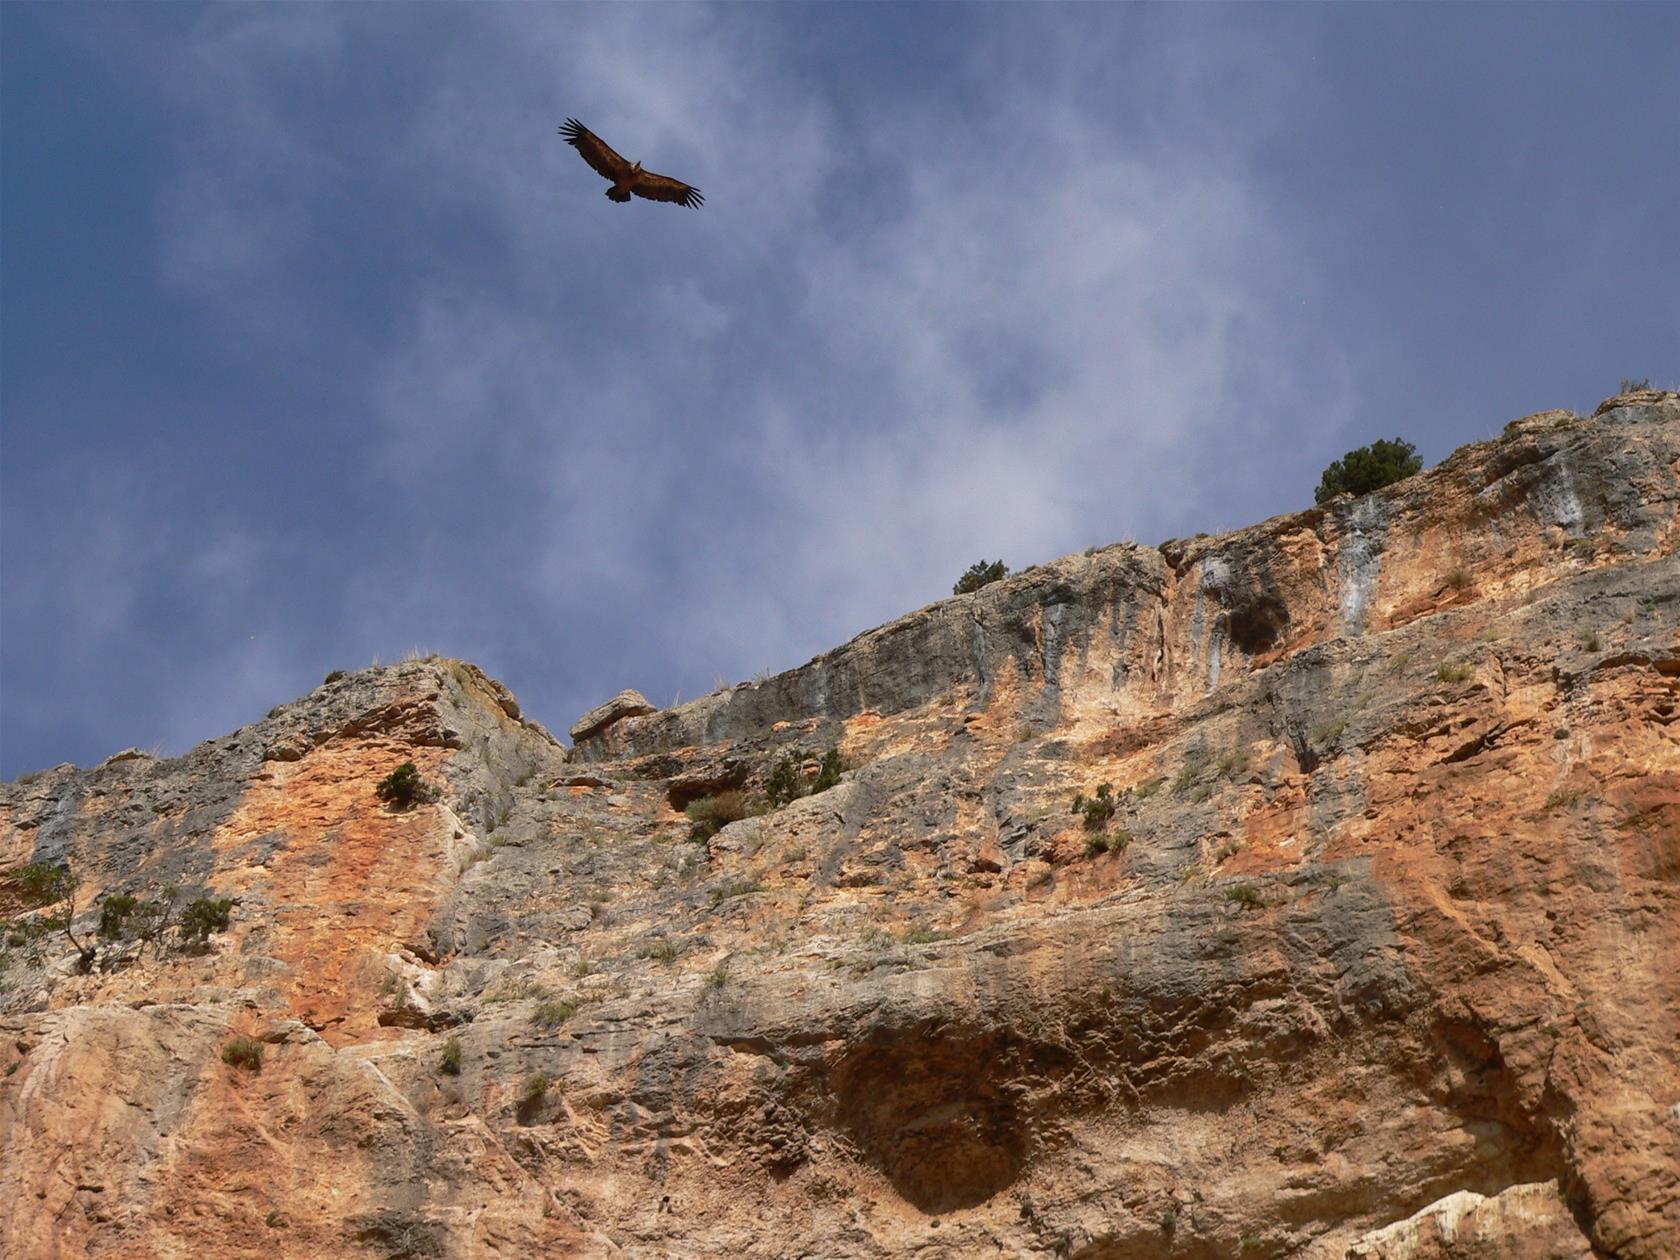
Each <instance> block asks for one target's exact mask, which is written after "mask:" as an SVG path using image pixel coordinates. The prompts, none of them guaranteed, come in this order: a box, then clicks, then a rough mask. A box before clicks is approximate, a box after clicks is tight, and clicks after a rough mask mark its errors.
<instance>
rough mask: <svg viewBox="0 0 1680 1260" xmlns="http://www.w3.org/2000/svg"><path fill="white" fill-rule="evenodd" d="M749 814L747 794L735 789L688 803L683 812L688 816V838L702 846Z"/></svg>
mask: <svg viewBox="0 0 1680 1260" xmlns="http://www.w3.org/2000/svg"><path fill="white" fill-rule="evenodd" d="M749 812H750V802H749V801H748V800H747V794H746V793H745V792H741V791H737V790H735V789H731V790H729V791H727V792H719V793H717V794H716V795H715V796H702V797H701V798H700V799H699V800H696V801H690V802H689V803H688V808H687V809H685V810H684V811H683V813H685V814H686V815H688V838H689V839H690V840H692V841H694V842H695V843H696V844H704V843H705V842H706V841H708V840H710V839H711V838H712V837H713V836H715V835H717V833H718V832H720V831H722V830H723V829H724V828H725V827H727V826H728V825H729V824H730V823H732V822H740V821H741V819H743V818H745V817H747V815H748V813H749Z"/></svg>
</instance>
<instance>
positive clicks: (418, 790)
mask: <svg viewBox="0 0 1680 1260" xmlns="http://www.w3.org/2000/svg"><path fill="white" fill-rule="evenodd" d="M373 794H374V795H375V796H377V797H378V798H379V799H380V800H382V801H384V802H385V803H386V804H387V805H389V806H390V807H391V808H392V809H399V810H401V809H412V808H413V807H414V806H416V805H422V804H427V803H429V802H431V801H435V800H437V798H438V796H439V795H440V793H439V792H438V789H437V788H435V787H433V786H432V785H431V784H430V783H427V782H426V780H424V779H422V778H421V777H420V771H419V770H418V769H417V768H416V767H415V764H414V763H413V762H412V761H405V762H403V763H402V765H400V766H398V767H397V768H396V769H395V770H393V771H391V773H390V774H388V775H386V776H385V777H384V778H383V779H381V780H379V785H378V786H377V787H375V788H374V789H373Z"/></svg>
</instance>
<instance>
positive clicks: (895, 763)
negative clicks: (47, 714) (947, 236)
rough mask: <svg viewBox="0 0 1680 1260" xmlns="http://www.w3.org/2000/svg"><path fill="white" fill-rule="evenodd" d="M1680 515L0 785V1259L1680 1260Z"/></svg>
mask: <svg viewBox="0 0 1680 1260" xmlns="http://www.w3.org/2000/svg"><path fill="white" fill-rule="evenodd" d="M1677 505H1680V398H1677V397H1676V396H1675V395H1672V394H1659V393H1655V392H1649V391H1647V392H1643V393H1640V394H1636V395H1629V396H1626V397H1623V398H1620V399H1614V400H1611V402H1610V403H1608V404H1607V405H1606V406H1605V407H1603V408H1601V409H1600V411H1599V413H1598V414H1597V415H1596V416H1595V417H1594V418H1592V419H1590V420H1589V419H1584V418H1582V417H1578V416H1574V415H1572V414H1570V413H1567V412H1549V413H1544V414H1542V415H1540V416H1535V417H1529V418H1527V419H1524V420H1521V421H1517V422H1515V423H1514V424H1512V425H1510V426H1507V429H1506V432H1505V434H1504V436H1503V437H1501V438H1500V439H1499V440H1497V441H1494V442H1488V443H1482V444H1479V445H1476V446H1472V447H1467V448H1465V449H1464V450H1462V451H1460V452H1458V453H1457V454H1455V455H1454V456H1453V457H1452V458H1450V459H1448V460H1447V461H1446V462H1444V463H1443V464H1442V465H1440V466H1439V467H1437V468H1435V469H1432V470H1430V471H1429V472H1427V473H1424V474H1422V475H1420V476H1418V477H1416V478H1413V479H1411V480H1409V481H1407V482H1404V483H1401V484H1399V485H1397V486H1394V487H1390V488H1389V489H1387V490H1384V491H1381V492H1379V493H1378V494H1375V495H1371V496H1367V497H1366V498H1363V499H1359V500H1348V499H1341V500H1336V501H1333V502H1332V503H1330V504H1327V505H1325V506H1324V507H1323V508H1321V509H1314V510H1312V511H1309V512H1304V513H1299V514H1297V515H1294V516H1287V517H1280V518H1277V519H1275V520H1272V521H1268V522H1266V523H1264V524H1262V525H1259V526H1255V527H1254V528H1252V529H1249V530H1244V531H1241V532H1238V533H1235V534H1229V535H1223V536H1219V537H1212V538H1199V539H1194V540H1188V541H1175V542H1169V543H1167V544H1164V545H1163V546H1162V547H1160V548H1159V549H1147V548H1140V547H1134V546H1117V547H1111V548H1108V549H1106V550H1102V551H1097V552H1094V553H1092V554H1090V555H1087V556H1076V557H1068V558H1065V559H1063V560H1059V561H1056V562H1055V563H1053V564H1048V565H1044V566H1040V567H1038V568H1035V569H1032V570H1029V571H1027V572H1026V573H1024V574H1020V575H1017V576H1015V577H1013V578H1010V579H1007V580H1005V581H1003V582H1000V583H996V584H994V585H992V586H988V587H986V588H984V589H982V590H981V591H979V592H976V593H974V594H972V595H968V596H963V597H959V598H956V599H951V600H947V601H944V602H942V603H940V604H936V605H933V606H931V607H929V608H926V609H923V610H921V611H919V612H916V613H912V614H910V615H909V616H907V617H905V618H902V619H900V620H899V621H897V622H894V623H892V624H891V625H888V626H884V627H881V628H880V629H878V630H874V631H870V632H869V633H867V634H864V635H861V636H859V638H857V639H855V640H853V641H852V642H851V643H849V644H847V645H845V646H843V647H841V648H838V649H836V650H835V651H834V652H831V653H828V654H827V655H825V656H823V657H819V658H818V659H817V660H815V661H813V662H811V664H809V665H807V666H805V667H803V668H801V669H798V670H793V671H790V672H789V673H787V674H783V675H781V676H779V677H777V678H774V679H771V680H769V681H767V682H764V683H759V684H746V685H743V686H740V687H736V688H732V689H728V690H726V691H722V692H719V693H717V694H714V695H712V696H708V697H705V698H703V699H701V700H698V701H695V702H693V703H692V704H689V705H685V706H683V707H681V708H678V709H672V710H666V711H651V707H650V706H648V705H647V704H646V702H645V701H643V700H641V698H640V697H639V696H635V695H633V694H629V695H623V696H620V697H618V698H617V699H615V701H614V702H612V703H610V704H608V705H606V706H603V707H602V709H600V710H596V711H594V712H593V713H592V714H590V715H588V716H587V718H586V719H585V720H584V721H581V722H580V723H579V724H578V726H577V727H574V728H573V729H574V734H575V735H576V736H577V739H578V743H577V746H576V748H575V749H573V750H571V752H570V753H568V751H567V750H565V749H563V748H561V747H560V746H558V745H557V744H556V743H555V742H554V741H553V740H552V738H551V737H549V736H548V734H547V732H546V731H545V730H544V729H543V728H542V727H540V726H538V725H537V724H536V723H534V722H532V721H530V720H529V719H528V718H525V717H522V715H521V711H520V708H519V706H518V704H517V703H516V702H515V701H514V699H513V697H512V696H510V695H509V694H508V693H507V692H506V690H505V689H503V688H502V687H500V685H499V684H497V683H495V682H494V681H493V680H491V679H488V678H486V677H485V676H484V675H483V674H482V673H481V672H479V671H478V670H476V669H475V668H473V667H472V666H470V665H466V664H464V663H461V662H451V661H443V660H435V659H434V660H426V661H415V662H409V663H407V664H404V665H400V666H394V667H389V668H384V669H371V670H364V671H361V672H360V673H355V674H350V675H345V676H338V677H334V678H333V679H331V680H330V681H329V682H327V683H326V684H324V685H323V686H322V687H321V688H320V689H318V690H317V691H315V692H313V693H312V694H310V695H309V696H306V697H304V698H303V699H301V700H299V701H297V702H296V703H293V704H289V705H284V706H282V707H281V708H279V709H276V710H275V711H274V712H273V713H271V714H270V715H269V716H268V717H267V718H266V719H264V720H263V721H262V722H259V723H257V724H255V725H253V726H250V727H247V728H245V729H243V730H241V731H238V732H235V733H233V734H232V735H229V736H226V737H224V738H222V739H218V740H212V741H210V742H209V743H207V744H204V745H201V746H200V747H199V748H196V749H194V750H193V751H192V752H190V753H188V754H187V755H186V756H184V757H181V758H177V759H173V760H158V759H155V758H150V757H146V756H144V755H137V754H122V755H119V757H116V758H113V759H111V760H110V761H108V762H107V763H105V764H103V765H101V766H99V767H95V768H93V769H91V770H78V769H76V768H74V767H68V766H66V767H58V768H57V769H54V770H51V771H47V772H45V773H43V774H41V775H38V776H33V777H31V778H29V779H27V780H25V781H21V782H19V783H16V784H8V785H3V786H0V918H4V919H5V920H6V924H5V926H6V935H5V937H3V938H0V940H3V941H4V942H6V944H4V953H3V954H0V1073H3V1075H0V1148H3V1149H4V1150H5V1152H6V1156H5V1159H4V1160H3V1161H0V1253H3V1254H5V1255H6V1256H8V1257H10V1256H14V1255H15V1256H19V1257H58V1256H81V1255H92V1256H100V1255H108V1256H124V1257H128V1256H133V1257H141V1256H154V1255H173V1254H184V1253H190V1252H193V1251H197V1252H199V1253H202V1254H206V1255H216V1256H243V1255H251V1256H258V1255H261V1256H275V1255H279V1256H298V1257H305V1256H307V1257H317V1256H345V1257H351V1256H356V1257H361V1256H390V1257H395V1256H414V1257H422V1256H425V1257H431V1256H435V1257H476V1256H488V1255H538V1254H555V1255H567V1254H575V1255H624V1256H645V1257H662V1256H684V1255H686V1256H713V1255H720V1256H721V1255H729V1256H744V1257H760V1256H762V1257H771V1256H788V1255H822V1256H857V1257H864V1256H889V1255H899V1254H907V1253H911V1252H914V1253H916V1254H918V1255H924V1256H951V1257H958V1256H970V1255H987V1254H1002V1255H1025V1256H1044V1257H1051V1256H1079V1257H1085V1258H1086V1260H1095V1258H1099V1257H1137V1256H1157V1255H1158V1256H1171V1257H1225V1256H1239V1255H1240V1256H1244V1257H1248V1256H1259V1257H1266V1256H1272V1257H1282V1256H1311V1257H1344V1256H1346V1257H1358V1258H1359V1260H1400V1258H1402V1257H1406V1258H1416V1260H1434V1258H1436V1257H1456V1256H1476V1257H1485V1256H1496V1257H1497V1256H1511V1257H1517V1256H1523V1257H1528V1256H1555V1257H1572V1258H1573V1257H1585V1256H1589V1255H1595V1254H1596V1255H1604V1256H1609V1255H1614V1256H1628V1257H1659V1256H1668V1255H1673V1254H1680V1215H1677V1213H1680V1171H1677V1163H1676V1161H1675V1159H1674V1155H1673V1153H1674V1151H1675V1150H1676V1149H1677V1148H1680V1051H1677V1049H1676V1047H1677V1045H1680V969H1677V968H1676V967H1675V965H1674V964H1675V960H1676V959H1677V958H1680V905H1677V904H1676V900H1677V897H1676V889H1677V882H1680V723H1677V722H1676V720H1675V719H1676V715H1677V712H1680V708H1677V706H1680V640H1677V627H1680V560H1677V558H1676V555H1675V540H1676V537H1677V535H1680V519H1677V515H1676V509H1677ZM831 748H837V749H838V750H839V751H840V753H841V754H842V756H843V758H844V761H845V764H846V767H847V768H846V772H845V774H844V775H843V777H842V780H841V782H840V784H839V785H838V786H837V787H834V788H832V789H830V790H829V791H826V792H823V793H821V794H819V795H813V796H807V797H804V798H803V799H799V800H796V801H795V802H794V803H792V804H791V805H787V806H786V807H784V808H781V809H779V810H775V811H773V812H768V813H759V814H752V813H749V815H748V816H747V817H744V818H742V819H740V820H739V821H735V822H732V823H729V824H728V825H726V826H723V827H722V829H721V830H719V831H718V832H717V833H716V834H715V835H713V836H711V837H710V838H709V839H707V840H705V841H704V842H696V841H694V840H691V839H690V824H689V820H688V819H687V818H686V817H684V815H683V813H682V810H683V808H684V807H686V806H688V805H690V804H691V803H693V802H695V801H698V800H700V799H702V798H704V797H706V796H708V795H712V794H715V793H718V792H721V791H726V790H739V791H743V792H745V793H746V794H747V795H748V796H749V797H751V796H752V795H753V794H755V793H758V792H760V791H761V790H762V788H763V786H764V784H765V782H766V779H767V777H768V776H769V774H770V772H771V770H772V769H773V767H774V766H775V765H776V764H777V763H779V762H780V761H781V760H782V759H783V758H784V757H787V756H789V755H792V758H793V761H794V762H795V763H796V764H801V763H802V764H804V765H805V766H806V774H807V776H809V775H810V774H811V773H814V770H815V763H816V762H817V761H818V760H819V759H820V757H821V756H822V754H823V753H824V752H826V751H828V750H829V749H831ZM405 761H412V762H414V763H415V765H416V767H417V768H418V770H419V771H420V773H421V775H422V777H423V778H424V779H425V780H427V781H428V782H429V783H431V784H432V785H434V786H435V787H437V788H438V789H439V793H438V799H437V800H435V801H430V802H422V803H420V804H418V805H416V806H415V807H414V808H412V809H406V810H393V809H392V808H390V807H388V806H386V805H384V804H382V803H381V802H380V801H379V800H378V798H377V797H376V796H375V793H374V790H373V789H374V785H375V784H376V783H378V782H379V780H380V779H381V778H383V777H384V776H385V775H386V774H388V773H390V772H391V771H392V770H393V769H394V768H395V767H396V766H398V765H400V764H401V763H403V762H405ZM1101 783H1108V784H1111V785H1112V790H1113V793H1114V798H1115V800H1116V802H1117V804H1116V809H1115V813H1114V816H1113V818H1112V819H1110V820H1107V822H1106V823H1105V824H1104V825H1103V826H1102V827H1101V828H1100V829H1099V830H1095V831H1093V830H1091V829H1088V828H1087V827H1086V826H1085V824H1084V821H1083V819H1082V817H1080V816H1076V815H1074V814H1072V813H1070V812H1069V802H1070V800H1071V798H1072V797H1073V795H1074V794H1075V793H1076V792H1079V793H1084V794H1085V795H1086V796H1090V795H1091V794H1092V793H1093V792H1094V790H1095V788H1096V786H1097V785H1098V784H1101ZM1099 821H1100V820H1099ZM42 861H44V862H54V863H56V862H62V861H68V862H69V863H71V864H72V865H73V867H74V868H75V870H76V871H77V873H78V874H79V876H80V877H81V881H82V883H81V888H80V890H79V892H78V894H77V900H76V904H75V911H76V918H75V925H76V930H77V932H78V934H79V936H80V937H81V938H83V939H96V931H97V921H98V919H99V915H100V909H101V907H102V905H104V904H105V902H106V901H107V899H108V898H109V897H110V896H111V895H113V894H116V893H121V892H128V893H132V894H136V895H140V896H156V895H158V890H160V889H161V888H162V887H163V886H164V885H167V884H174V885H178V886H179V887H180V889H181V893H180V898H181V899H185V898H187V897H190V896H197V895H200V894H209V895H214V896H218V897H226V898H231V899H233V902H234V905H233V911H232V917H231V922H230V926H229V928H228V930H227V931H225V932H222V933H217V934H215V935H213V936H212V937H211V938H210V942H209V945H208V948H206V949H203V950H192V949H188V948H181V947H177V948H169V949H159V948H158V947H157V946H156V945H150V946H145V947H142V946H140V945H139V943H137V942H128V943H123V942H110V941H106V942H102V943H101V944H100V946H99V951H98V957H97V960H96V962H95V963H94V965H93V966H92V967H91V968H89V969H83V968H82V967H81V966H80V965H79V964H78V961H77V954H76V952H75V951H74V950H73V949H72V948H71V947H70V945H69V943H68V941H67V940H66V938H65V936H64V934H63V933H62V931H60V930H56V929H43V930H37V929H35V928H32V927H31V926H30V925H31V924H38V923H39V922H40V920H41V918H42V916H43V915H45V914H47V913H50V912H53V911H55V910H59V909H62V907H58V906H50V905H49V906H37V905H34V904H32V898H31V895H30V892H29V886H28V884H27V881H25V880H24V879H23V878H22V875H21V872H22V869H23V868H24V867H25V866H26V865H27V864H29V863H31V862H42ZM236 1035H246V1036H250V1037H253V1038H255V1039H257V1040H258V1041H259V1042H260V1043H261V1046H262V1060H261V1064H260V1067H259V1068H258V1069H257V1070H254V1071H253V1070H250V1069H249V1068H246V1067H240V1066H238V1065H237V1064H230V1063H227V1062H225V1061H224V1060H223V1057H222V1050H223V1047H224V1046H225V1045H226V1044H227V1043H228V1042H229V1041H230V1040H231V1039H232V1038H234V1037H235V1036H236Z"/></svg>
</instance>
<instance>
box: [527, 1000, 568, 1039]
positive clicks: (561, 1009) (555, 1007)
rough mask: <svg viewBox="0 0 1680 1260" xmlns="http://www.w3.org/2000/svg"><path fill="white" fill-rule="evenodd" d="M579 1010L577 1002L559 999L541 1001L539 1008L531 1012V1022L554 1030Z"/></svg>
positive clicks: (538, 1004) (539, 1026)
mask: <svg viewBox="0 0 1680 1260" xmlns="http://www.w3.org/2000/svg"><path fill="white" fill-rule="evenodd" d="M577 1011H578V1006H577V1003H576V1002H566V1001H560V1000H558V999H553V1000H550V1001H547V1002H539V1003H537V1008H536V1009H535V1010H534V1011H532V1012H531V1022H532V1023H533V1024H535V1025H536V1026H537V1027H538V1028H546V1029H548V1030H550V1031H553V1030H554V1029H556V1028H558V1027H560V1026H561V1025H562V1024H564V1023H565V1022H566V1021H567V1020H569V1019H571V1017H572V1016H574V1015H576V1014H577Z"/></svg>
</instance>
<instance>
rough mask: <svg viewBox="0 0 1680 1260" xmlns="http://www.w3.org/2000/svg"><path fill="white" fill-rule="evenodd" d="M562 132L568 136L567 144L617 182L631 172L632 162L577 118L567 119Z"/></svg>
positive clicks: (599, 170)
mask: <svg viewBox="0 0 1680 1260" xmlns="http://www.w3.org/2000/svg"><path fill="white" fill-rule="evenodd" d="M560 134H561V135H563V136H565V137H566V143H567V144H569V145H571V146H572V147H573V148H574V149H576V150H577V151H578V152H579V153H581V154H583V160H584V161H585V162H588V163H589V165H591V166H593V167H594V168H595V169H596V170H597V171H598V172H599V173H600V174H602V175H605V176H606V177H607V178H608V179H610V180H613V181H614V182H615V183H616V182H617V181H618V180H621V179H623V178H624V177H625V176H626V175H628V174H629V173H630V163H628V162H626V161H625V160H624V159H623V158H621V157H619V156H618V154H616V153H614V152H613V151H612V149H611V148H610V147H608V145H607V142H606V141H605V140H603V139H601V137H600V136H598V135H596V134H595V133H594V132H593V131H591V130H589V128H588V127H585V126H584V125H583V124H582V123H580V122H579V121H578V120H577V119H575V118H568V119H566V125H565V126H564V127H562V128H560Z"/></svg>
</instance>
